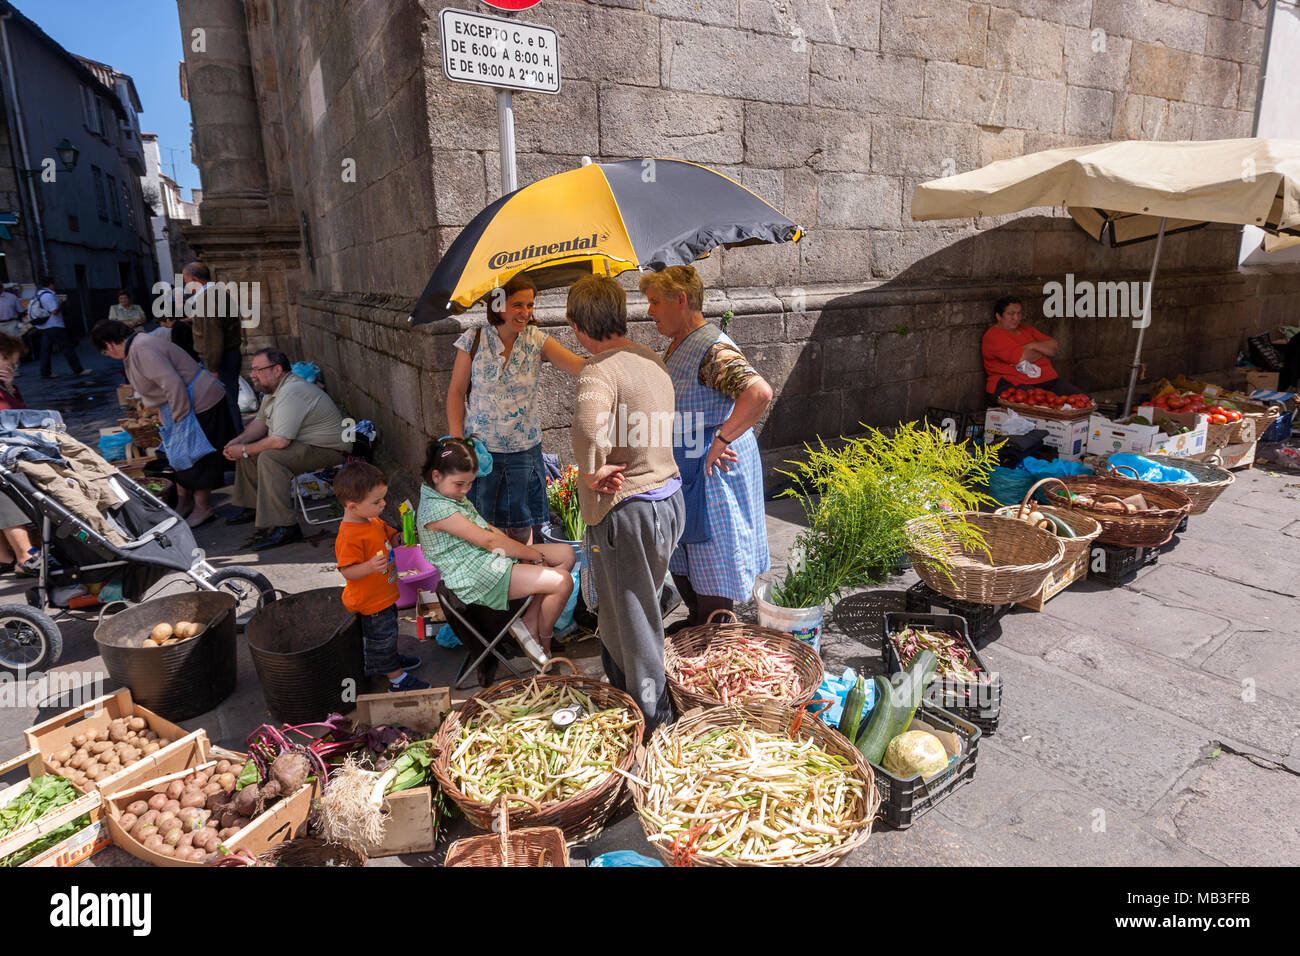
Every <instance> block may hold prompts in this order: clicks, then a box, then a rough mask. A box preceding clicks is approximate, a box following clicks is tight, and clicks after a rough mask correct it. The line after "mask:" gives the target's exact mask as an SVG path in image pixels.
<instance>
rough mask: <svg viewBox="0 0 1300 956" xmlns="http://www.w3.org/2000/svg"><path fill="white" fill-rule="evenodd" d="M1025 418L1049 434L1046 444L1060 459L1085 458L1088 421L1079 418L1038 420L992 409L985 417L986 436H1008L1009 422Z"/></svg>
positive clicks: (1076, 459) (1031, 416)
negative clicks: (1054, 450) (1007, 426)
mask: <svg viewBox="0 0 1300 956" xmlns="http://www.w3.org/2000/svg"><path fill="white" fill-rule="evenodd" d="M1013 416H1015V417H1019V418H1023V419H1025V420H1026V421H1028V422H1029V423H1030V424H1032V425H1033V426H1034V428H1035V429H1038V428H1041V429H1043V430H1044V431H1046V432H1047V438H1046V439H1045V440H1044V444H1045V445H1047V446H1048V447H1049V448H1055V449H1056V454H1057V456H1058V457H1060V458H1063V459H1065V460H1066V461H1078V460H1079V459H1080V458H1082V457H1083V453H1084V450H1085V449H1086V447H1087V442H1088V419H1087V417H1086V416H1085V417H1083V418H1078V419H1075V420H1074V421H1069V422H1065V421H1059V420H1057V419H1055V418H1038V417H1036V416H1033V415H1018V413H1016V412H1011V411H1008V410H1007V409H1003V408H990V409H989V410H988V413H987V414H986V415H985V416H984V433H985V435H1006V434H1009V433H1008V432H1007V431H1006V425H1007V422H1009V421H1010V420H1011V419H1012V417H1013Z"/></svg>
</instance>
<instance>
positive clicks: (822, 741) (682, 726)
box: [628, 700, 880, 867]
mask: <svg viewBox="0 0 1300 956" xmlns="http://www.w3.org/2000/svg"><path fill="white" fill-rule="evenodd" d="M741 725H744V726H747V727H753V728H755V729H758V730H764V731H767V732H768V733H774V734H779V733H785V734H789V735H790V737H791V738H792V739H800V740H807V739H810V738H811V739H812V740H813V741H814V742H815V743H816V744H817V746H819V747H820V748H821V749H822V750H824V751H826V752H827V753H829V754H832V755H834V756H837V757H843V758H844V759H846V760H847V761H848V762H849V765H850V767H849V771H848V772H849V773H850V774H851V775H852V776H854V777H856V778H857V779H859V780H861V781H863V782H864V783H865V784H866V792H865V796H864V799H863V800H862V802H861V804H860V805H859V806H858V807H857V808H856V810H857V812H856V814H855V816H854V820H855V822H854V825H853V827H852V829H851V830H849V833H848V836H847V838H846V839H845V840H844V841H843V842H841V843H840V844H839V845H837V846H834V847H831V848H829V849H826V850H821V851H819V852H817V853H815V854H811V855H809V856H807V857H804V858H803V859H800V860H798V861H794V862H791V863H789V864H777V863H764V862H754V861H749V860H738V859H732V858H729V857H725V856H717V855H714V854H710V853H705V852H703V851H699V850H696V849H695V848H694V845H695V842H696V839H698V838H699V837H700V836H703V835H704V834H705V833H707V832H708V831H707V830H701V832H699V833H697V834H696V839H690V838H689V837H685V838H684V835H681V834H679V835H678V837H677V838H675V839H668V838H667V837H666V836H664V835H661V834H660V833H659V831H658V828H657V827H655V825H654V824H653V823H651V822H650V821H648V820H647V819H646V817H645V815H644V813H643V812H642V811H643V810H644V809H645V807H646V805H647V800H648V797H649V790H648V787H649V785H650V784H649V781H648V780H646V779H642V780H637V781H633V782H631V783H629V785H628V787H629V789H630V790H631V791H632V799H633V801H634V802H635V804H636V808H637V817H638V819H640V821H641V828H642V829H643V830H644V831H645V834H646V838H647V839H648V840H649V841H650V842H651V844H653V846H654V848H655V850H656V852H658V853H659V855H660V856H662V857H663V858H664V859H665V860H666V861H668V862H669V863H673V864H675V865H684V866H723V867H727V866H733V867H744V866H777V865H791V866H834V865H835V864H837V863H839V862H840V861H841V860H843V859H844V857H845V856H847V855H848V854H849V853H851V852H853V851H854V850H856V849H857V848H858V847H860V846H862V845H863V844H864V843H866V842H867V839H868V838H869V837H870V836H871V824H872V821H873V820H874V819H875V817H876V813H877V811H878V810H879V809H880V793H879V791H878V790H877V789H876V778H875V774H874V773H873V772H872V769H871V765H870V764H868V763H867V761H866V758H865V757H863V756H862V754H861V753H859V752H858V749H857V748H856V747H854V746H853V745H852V744H851V743H849V741H848V740H846V739H845V738H844V737H843V736H841V735H840V734H838V733H836V732H835V731H833V730H831V729H830V728H829V727H827V726H826V725H825V724H824V723H822V722H821V721H820V720H818V719H817V718H816V717H814V716H812V715H811V714H809V713H808V712H807V711H805V710H804V709H802V708H796V707H790V706H787V705H785V704H781V703H779V702H777V701H773V700H749V701H745V702H743V703H738V704H729V705H728V706H726V707H699V708H696V709H694V710H692V711H689V712H688V713H686V714H684V715H683V716H682V717H681V719H679V720H678V721H676V722H675V723H672V724H664V725H661V726H660V727H659V728H658V729H657V730H655V732H654V734H652V735H651V737H650V739H649V740H648V741H647V742H646V745H645V746H644V747H642V748H641V749H640V751H639V752H638V762H639V763H640V769H639V773H640V775H641V776H642V777H643V778H648V777H653V776H654V775H655V774H656V773H657V772H658V768H659V767H660V766H662V765H663V763H664V761H665V760H666V759H667V754H668V753H670V752H671V749H670V748H673V747H674V746H677V745H681V744H686V743H689V742H691V741H693V740H697V739H699V738H701V737H703V736H704V735H705V734H708V733H709V732H711V731H714V730H718V729H720V728H728V727H738V726H741ZM726 819H730V818H726ZM725 822H726V820H725V819H724V821H723V825H725Z"/></svg>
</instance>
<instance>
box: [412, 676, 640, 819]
mask: <svg viewBox="0 0 1300 956" xmlns="http://www.w3.org/2000/svg"><path fill="white" fill-rule="evenodd" d="M557 660H558V661H564V663H566V664H568V665H569V666H570V667H573V665H572V663H570V662H569V661H567V660H565V659H564V658H558V657H557V658H553V659H552V662H553V661H557ZM549 666H550V665H549V664H548V665H547V667H548V668H549ZM569 708H576V710H577V713H578V716H577V717H576V719H573V720H572V722H571V723H569V724H568V725H567V726H563V727H559V726H557V725H556V723H555V722H554V721H553V720H552V718H553V717H555V716H556V713H557V711H561V710H567V709H569ZM571 713H572V712H571ZM644 733H645V717H644V716H643V715H642V713H641V711H640V709H639V708H638V707H637V705H636V703H635V702H634V701H633V700H632V698H631V697H629V696H628V695H627V694H625V693H623V692H622V691H620V690H618V689H617V688H615V687H611V686H610V685H609V684H604V683H601V682H600V681H595V680H591V679H590V678H587V677H583V676H582V675H581V674H578V673H577V669H576V668H574V673H573V674H572V675H569V676H565V677H559V676H551V675H548V674H547V673H546V671H545V670H544V671H543V673H542V674H540V675H538V676H535V677H530V678H523V679H520V680H510V681H505V682H504V683H501V684H497V685H495V686H493V687H489V688H488V689H487V690H485V691H482V692H480V693H479V694H476V695H475V696H473V697H471V698H470V699H469V700H467V701H466V702H465V703H464V705H463V706H462V707H461V708H460V709H459V710H455V711H452V713H451V714H450V715H449V716H448V717H447V719H446V720H444V721H443V723H442V726H441V727H439V728H438V733H437V736H436V737H435V738H434V757H433V764H432V766H431V768H430V769H431V770H432V772H433V775H434V776H435V777H436V778H437V779H438V783H439V785H440V786H441V787H442V790H443V793H445V794H446V795H447V796H448V797H450V798H451V799H452V800H454V801H455V803H456V805H457V806H458V807H460V808H461V810H463V811H464V813H465V816H466V818H467V819H469V820H470V822H472V823H474V824H475V825H476V826H478V827H480V828H481V829H484V830H489V829H491V828H492V823H493V818H494V815H495V814H494V809H493V804H494V803H495V801H496V800H497V798H498V797H500V796H502V795H507V796H511V797H514V796H522V797H526V798H528V800H529V801H532V802H533V803H535V804H536V807H534V806H532V805H528V806H511V807H510V808H509V811H508V813H509V822H510V826H511V827H514V828H516V829H519V828H523V827H544V826H553V827H559V828H560V829H561V830H563V831H564V835H565V836H566V837H567V838H568V839H569V840H578V839H584V838H587V837H591V836H594V835H595V834H597V833H599V832H600V830H601V829H602V828H603V827H604V825H605V821H606V820H607V819H608V818H609V815H610V813H612V812H613V810H614V809H615V807H617V806H618V804H619V803H620V802H621V800H622V799H623V797H624V796H625V795H626V791H625V790H624V783H625V781H626V780H627V779H628V777H629V776H630V774H629V771H630V770H631V769H632V765H633V762H634V761H635V759H636V749H637V747H638V746H640V744H641V738H642V736H643V735H644ZM512 802H513V801H512Z"/></svg>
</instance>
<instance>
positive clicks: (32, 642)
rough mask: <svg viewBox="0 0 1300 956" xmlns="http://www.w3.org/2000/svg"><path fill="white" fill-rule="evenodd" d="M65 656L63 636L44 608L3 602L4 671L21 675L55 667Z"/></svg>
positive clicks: (0, 654) (0, 642)
mask: <svg viewBox="0 0 1300 956" xmlns="http://www.w3.org/2000/svg"><path fill="white" fill-rule="evenodd" d="M62 655H63V635H62V634H61V633H59V628H58V625H57V624H55V623H54V622H53V621H51V620H50V619H49V617H48V616H47V615H46V614H45V613H44V612H42V611H38V610H36V609H35V608H30V607H27V606H26V605H23V604H0V670H6V671H11V672H13V673H15V674H17V675H19V676H20V677H23V676H25V675H27V674H30V673H31V672H33V671H43V670H46V669H47V668H50V667H53V666H54V665H55V664H57V663H58V662H59V658H60V657H61V656H62Z"/></svg>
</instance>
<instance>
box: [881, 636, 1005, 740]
mask: <svg viewBox="0 0 1300 956" xmlns="http://www.w3.org/2000/svg"><path fill="white" fill-rule="evenodd" d="M908 626H912V627H926V628H931V629H933V630H936V631H947V632H948V633H950V634H957V635H959V636H960V637H961V640H962V642H963V643H964V644H965V645H966V650H967V651H968V652H969V653H970V655H971V657H972V659H973V660H974V661H975V666H976V668H978V670H979V671H980V672H981V673H984V674H988V675H990V676H991V677H992V680H990V681H987V682H982V683H978V684H967V683H961V682H958V681H945V680H940V679H938V678H936V679H935V680H932V681H931V682H930V684H929V686H928V687H926V689H925V699H926V700H928V701H929V702H930V703H932V704H934V705H935V706H937V707H942V708H943V709H944V710H946V711H949V712H950V713H953V714H956V715H957V716H958V717H961V718H962V719H964V720H969V721H970V722H971V723H973V724H975V725H976V726H978V727H979V728H980V729H981V730H982V731H984V733H986V734H992V733H993V732H995V731H996V730H997V727H998V716H999V715H1000V713H1001V711H1002V675H1001V674H994V673H993V672H992V671H991V670H989V667H988V665H987V664H985V663H984V658H982V657H980V654H979V651H977V650H976V649H975V642H974V641H972V640H971V639H970V634H969V632H968V631H967V628H966V619H965V618H964V617H962V616H961V615H958V614H912V613H906V612H904V613H902V614H897V613H887V614H885V616H884V620H883V621H882V631H881V641H880V642H881V645H882V647H883V648H884V654H885V664H886V666H887V667H888V668H889V673H890V674H898V673H901V672H902V670H903V662H902V660H901V658H900V657H899V656H898V649H897V648H896V647H895V646H894V642H893V640H892V639H891V635H893V634H896V633H897V632H899V631H901V630H903V628H905V627H908Z"/></svg>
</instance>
